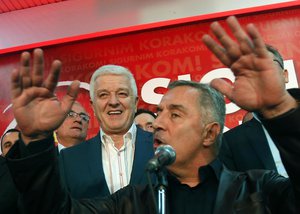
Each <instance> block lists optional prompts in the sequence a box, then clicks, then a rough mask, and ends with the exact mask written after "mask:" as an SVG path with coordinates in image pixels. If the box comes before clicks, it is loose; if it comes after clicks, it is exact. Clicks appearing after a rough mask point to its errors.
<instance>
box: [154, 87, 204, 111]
mask: <svg viewBox="0 0 300 214" xmlns="http://www.w3.org/2000/svg"><path fill="white" fill-rule="evenodd" d="M198 100H199V91H198V90H197V89H195V88H193V87H190V86H177V87H175V88H172V89H169V90H168V91H167V92H166V93H165V94H164V96H163V97H162V99H161V101H160V103H159V106H163V105H171V104H172V105H179V104H180V105H187V104H189V105H193V104H196V102H197V103H198Z"/></svg>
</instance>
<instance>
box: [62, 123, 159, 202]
mask: <svg viewBox="0 0 300 214" xmlns="http://www.w3.org/2000/svg"><path fill="white" fill-rule="evenodd" d="M100 139H101V138H100V132H99V133H98V134H97V136H95V137H94V138H92V139H90V140H88V141H86V142H83V143H81V144H79V145H77V146H74V147H70V148H67V149H63V150H61V152H60V155H59V157H60V160H59V163H60V166H61V167H60V168H61V174H62V176H63V178H64V181H65V184H66V186H67V188H68V190H69V192H70V194H71V195H72V196H73V197H74V198H93V197H101V196H106V195H109V194H110V192H109V189H108V186H107V183H106V180H105V175H104V171H103V163H102V147H101V142H100ZM153 155H154V149H153V135H152V133H149V132H145V131H144V130H142V129H140V128H138V127H137V136H136V142H135V153H134V161H133V166H132V167H133V168H132V173H131V178H130V184H146V183H147V179H146V176H145V173H144V169H145V166H146V163H147V162H148V160H149V159H151V158H152V157H153Z"/></svg>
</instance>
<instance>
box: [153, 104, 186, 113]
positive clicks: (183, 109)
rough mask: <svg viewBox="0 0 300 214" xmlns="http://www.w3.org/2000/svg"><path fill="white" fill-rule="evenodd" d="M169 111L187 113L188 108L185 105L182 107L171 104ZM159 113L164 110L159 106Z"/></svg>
mask: <svg viewBox="0 0 300 214" xmlns="http://www.w3.org/2000/svg"><path fill="white" fill-rule="evenodd" d="M168 109H170V110H179V111H182V112H186V108H185V107H184V106H183V105H180V104H170V105H169V106H168ZM157 111H162V108H161V107H159V106H158V107H157Z"/></svg>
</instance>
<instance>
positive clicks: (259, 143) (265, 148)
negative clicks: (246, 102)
mask: <svg viewBox="0 0 300 214" xmlns="http://www.w3.org/2000/svg"><path fill="white" fill-rule="evenodd" d="M247 132H248V133H247V136H249V141H248V142H249V143H250V144H251V146H252V147H253V149H254V151H255V152H256V154H257V156H258V157H259V159H260V160H261V162H262V164H263V166H264V167H265V168H266V169H274V170H276V166H275V162H274V160H273V156H272V153H271V150H270V147H269V144H268V141H267V138H266V135H265V132H264V130H263V127H262V125H261V124H260V123H259V122H258V121H257V120H256V119H255V118H253V119H252V120H251V121H249V123H248V128H247Z"/></svg>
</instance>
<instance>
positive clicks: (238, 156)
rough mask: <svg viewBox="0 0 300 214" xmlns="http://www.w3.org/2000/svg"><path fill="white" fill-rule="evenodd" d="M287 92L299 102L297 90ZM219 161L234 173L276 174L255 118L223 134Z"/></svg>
mask: <svg viewBox="0 0 300 214" xmlns="http://www.w3.org/2000/svg"><path fill="white" fill-rule="evenodd" d="M288 92H289V93H290V94H291V95H292V96H293V97H294V98H295V99H296V100H300V91H299V89H297V88H292V89H288ZM219 159H220V160H221V161H222V162H223V163H224V164H225V165H226V166H227V167H228V168H229V169H231V170H235V171H246V170H249V169H269V170H275V171H276V172H277V168H276V165H275V162H274V159H273V156H272V152H271V149H270V147H269V144H268V141H267V138H266V135H265V132H264V130H263V127H262V125H261V123H260V122H259V121H257V120H256V119H255V118H252V119H251V120H250V121H248V122H246V123H243V124H241V125H239V126H237V127H235V128H233V129H231V130H229V131H227V132H225V133H224V134H223V138H222V143H221V146H220V150H219Z"/></svg>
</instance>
